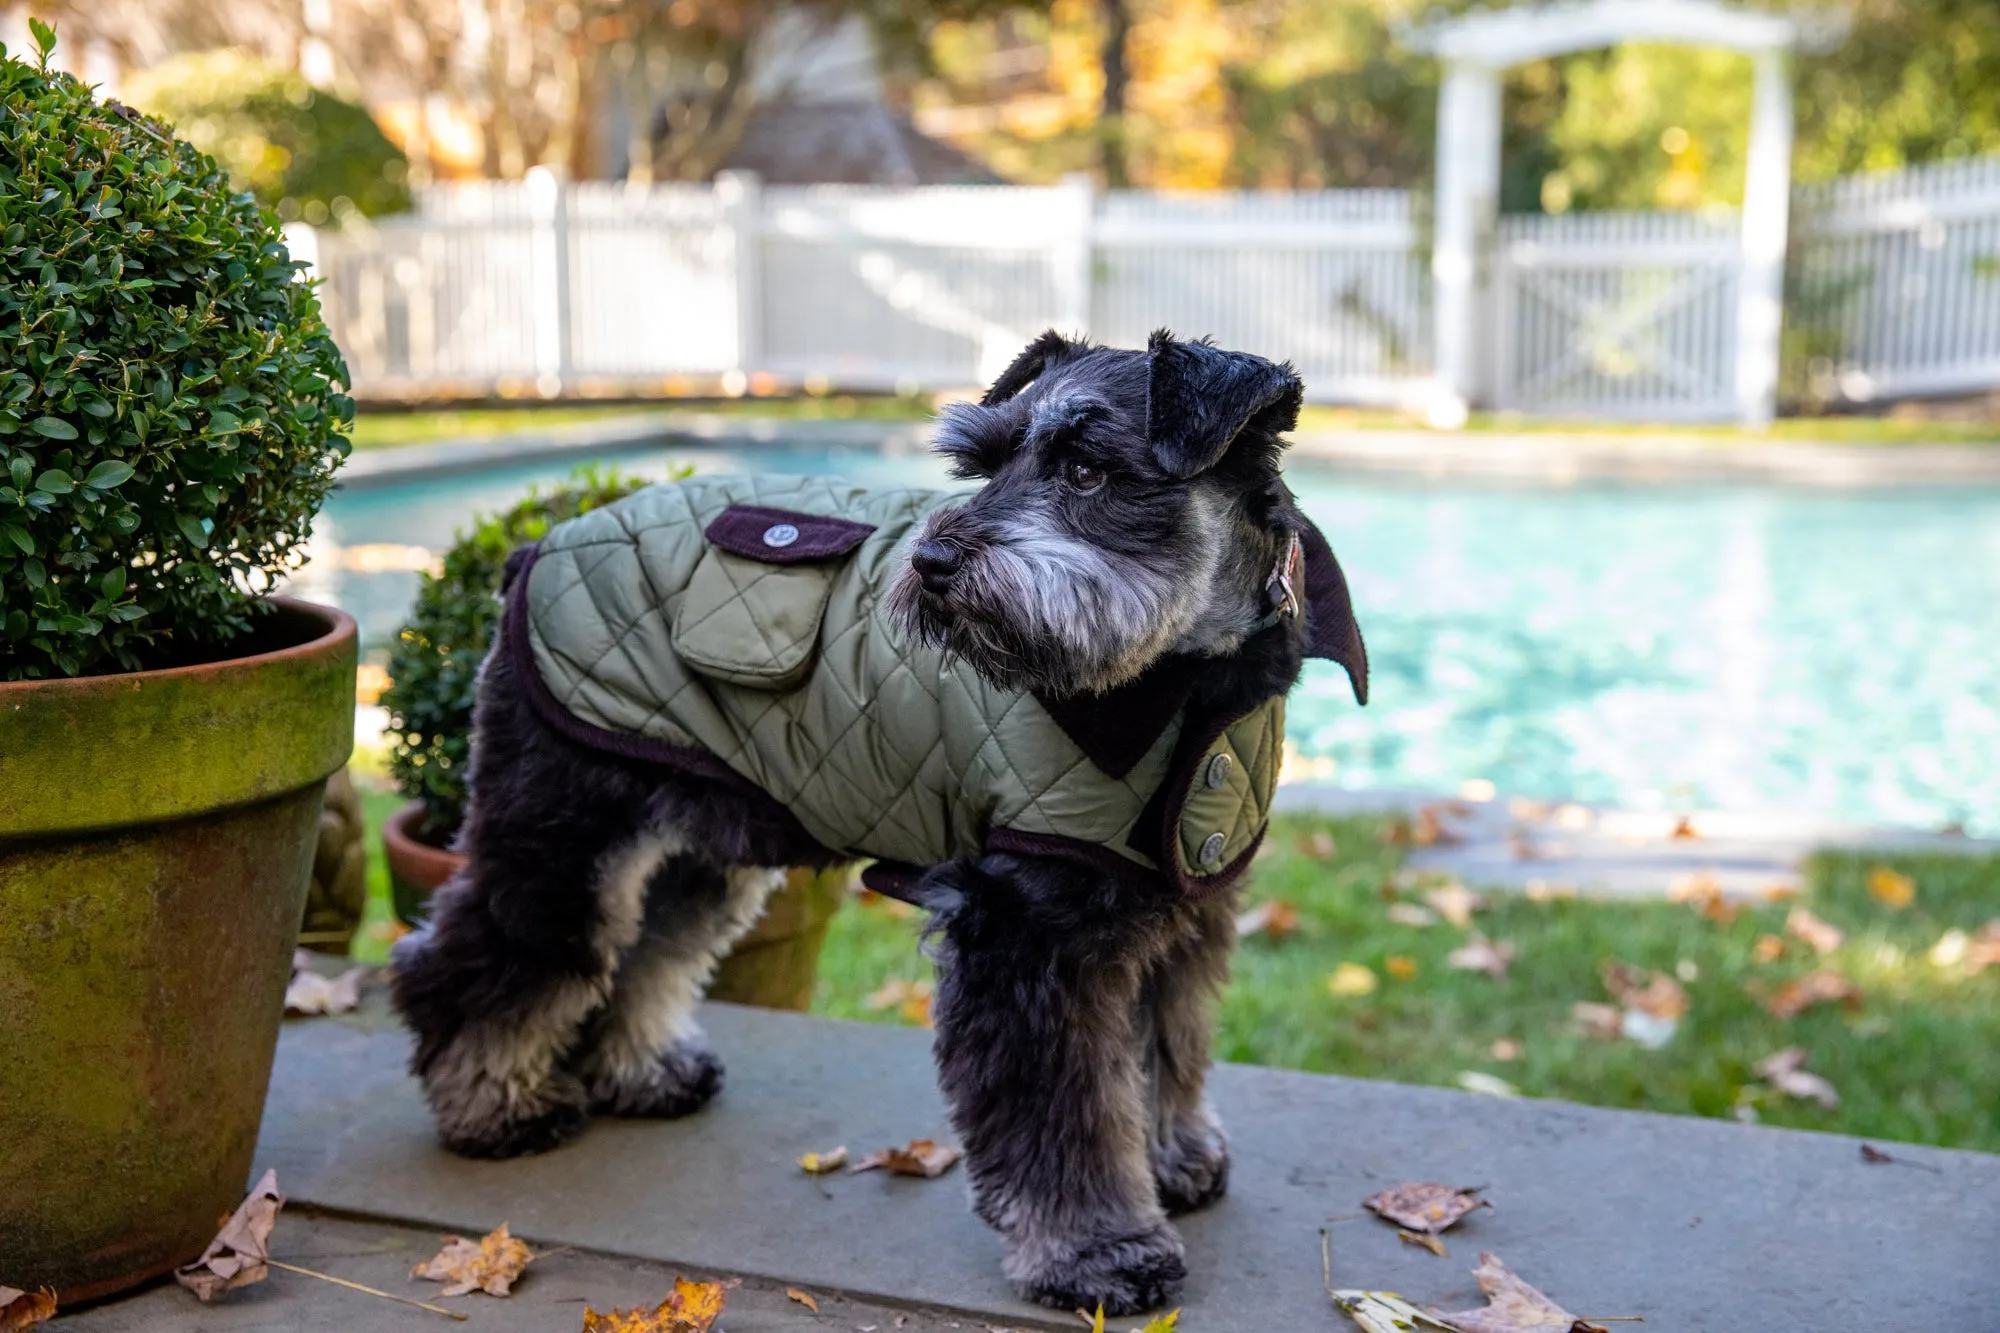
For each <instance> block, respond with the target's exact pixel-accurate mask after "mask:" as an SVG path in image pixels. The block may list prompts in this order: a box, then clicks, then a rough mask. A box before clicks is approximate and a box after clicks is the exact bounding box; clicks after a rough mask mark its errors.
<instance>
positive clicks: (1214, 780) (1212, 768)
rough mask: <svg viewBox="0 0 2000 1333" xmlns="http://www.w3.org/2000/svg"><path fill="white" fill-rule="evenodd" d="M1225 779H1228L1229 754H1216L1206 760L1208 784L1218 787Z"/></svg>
mask: <svg viewBox="0 0 2000 1333" xmlns="http://www.w3.org/2000/svg"><path fill="white" fill-rule="evenodd" d="M1227 781H1229V756H1228V755H1226V754H1219V755H1216V756H1215V757H1214V758H1212V759H1210V760H1209V761H1208V785H1209V786H1211V787H1220V786H1221V785H1222V784H1223V783H1225V782H1227Z"/></svg>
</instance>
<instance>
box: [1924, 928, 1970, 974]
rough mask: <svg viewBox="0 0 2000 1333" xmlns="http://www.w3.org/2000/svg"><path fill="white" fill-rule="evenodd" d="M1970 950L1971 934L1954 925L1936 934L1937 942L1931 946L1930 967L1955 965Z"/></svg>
mask: <svg viewBox="0 0 2000 1333" xmlns="http://www.w3.org/2000/svg"><path fill="white" fill-rule="evenodd" d="M1971 952H1972V936H1970V935H1968V934H1966V933H1965V932H1964V931H1962V930H1960V929H1958V928H1957V927H1956V926H1954V927H1952V928H1951V929H1950V930H1947V931H1946V932H1945V933H1944V934H1942V935H1940V936H1938V942H1937V943H1936V944H1933V945H1932V946H1931V951H1930V960H1931V966H1932V967H1956V966H1958V964H1960V963H1962V962H1964V961H1965V958H1966V955H1968V954H1970V953H1971Z"/></svg>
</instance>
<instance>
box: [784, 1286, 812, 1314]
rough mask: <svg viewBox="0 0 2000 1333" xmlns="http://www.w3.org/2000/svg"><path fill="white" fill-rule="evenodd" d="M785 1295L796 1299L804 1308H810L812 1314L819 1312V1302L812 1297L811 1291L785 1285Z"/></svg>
mask: <svg viewBox="0 0 2000 1333" xmlns="http://www.w3.org/2000/svg"><path fill="white" fill-rule="evenodd" d="M785 1295H786V1296H788V1297H790V1298H791V1299H792V1300H795V1301H797V1302H798V1303H799V1304H800V1305H803V1306H805V1307H806V1309H808V1310H811V1311H812V1312H813V1313H814V1314H818V1313H819V1302H818V1301H816V1300H814V1299H813V1298H812V1293H811V1292H808V1291H800V1290H799V1289H798V1288H797V1287H786V1288H785Z"/></svg>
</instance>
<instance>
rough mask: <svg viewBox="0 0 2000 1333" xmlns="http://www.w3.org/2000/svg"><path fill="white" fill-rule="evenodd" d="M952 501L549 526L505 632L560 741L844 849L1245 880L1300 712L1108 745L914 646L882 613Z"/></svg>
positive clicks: (670, 504) (670, 494)
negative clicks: (934, 514)
mask: <svg viewBox="0 0 2000 1333" xmlns="http://www.w3.org/2000/svg"><path fill="white" fill-rule="evenodd" d="M952 498H953V496H952V494H951V493H949V492H942V491H921V490H900V489H897V490H873V489H863V488H861V487H858V486H853V485H849V484H847V483H845V482H842V481H838V480H829V479H819V478H800V477H778V476H758V477H701V478H695V479H691V480H687V481H681V482H675V483H669V484H665V485H659V486H653V487H650V488H648V489H646V490H643V491H641V492H639V493H637V494H635V495H632V496H630V497H628V498H626V499H624V500H620V501H618V502H617V503H615V504H611V505H607V506H605V507H603V508H601V509H597V510H594V511H592V512H590V513H588V514H585V515H583V516H581V517H579V518H575V519H571V520H570V521H568V522H566V523H563V524H561V525H559V526H558V527H556V528H554V529H553V530H551V531H550V532H549V534H548V535H547V536H546V537H545V538H544V539H543V540H542V542H541V543H540V545H539V546H538V547H537V548H535V549H534V550H533V552H532V553H530V555H529V556H528V557H527V559H526V561H525V562H524V567H517V571H516V573H515V574H514V576H513V582H512V584H511V585H510V590H509V609H508V619H507V622H506V626H505V629H504V631H503V637H505V638H506V639H507V640H508V641H509V648H510V651H512V652H514V653H515V654H516V657H515V660H516V661H517V662H519V663H521V664H522V665H523V666H524V667H525V666H528V665H529V664H530V662H531V663H532V670H531V671H528V672H526V673H524V674H526V675H527V676H528V678H529V680H530V697H531V699H533V700H534V702H535V703H536V705H537V706H538V707H539V708H540V710H541V711H542V713H543V716H544V717H545V719H546V720H548V721H550V722H551V723H553V724H554V725H556V726H558V727H559V728H560V729H561V730H563V731H564V732H565V733H566V734H568V735H570V736H572V737H574V738H576V739H580V740H582V741H584V742H585V743H587V744H592V745H596V746H599V747H601V748H604V749H607V750H611V751H614V752H617V753H620V754H624V755H628V756H636V757H642V758H649V759H653V760H657V761H659V762H661V763H664V764H668V765H672V766H677V767H680V768H683V769H685V770H687V771H690V772H693V773H703V772H712V771H713V765H714V764H715V763H716V761H719V762H720V763H721V764H723V765H726V766H727V768H728V770H729V772H730V773H731V774H734V775H735V777H737V778H739V779H741V780H742V781H743V782H744V783H747V784H749V785H750V786H753V787H755V788H756V789H758V790H759V791H761V792H763V793H765V794H768V795H769V796H770V797H771V798H773V799H774V800H775V801H776V802H777V803H778V804H780V805H782V806H783V807H784V808H785V809H786V810H788V811H789V812H790V813H791V814H792V815H793V816H794V817H795V818H796V819H797V820H798V822H799V823H800V824H801V825H803V826H804V828H805V829H806V831H807V832H808V833H810V834H811V835H812V836H813V837H814V838H815V839H817V840H818V841H819V842H820V843H822V844H824V845H825V846H827V847H829V848H833V849H835V850H838V851H845V852H848V853H851V854H853V855H854V856H856V857H872V858H876V859H878V860H880V861H883V862H888V863H893V864H896V865H900V866H904V867H924V866H930V865H934V864H936V863H938V862H941V861H947V860H952V859H956V858H959V857H966V856H974V855H978V854H980V853H981V852H983V851H987V850H1002V851H1008V850H1011V851H1017V852H1027V853H1038V854H1046V855H1057V856H1067V857H1071V858H1074V859H1077V860H1081V861H1084V862H1087V863H1089V864H1091V865H1094V866H1096V867H1098V868H1100V869H1102V870H1105V871H1107V872H1110V873H1113V874H1119V875H1138V876H1146V877H1153V878H1158V877H1162V876H1163V877H1164V878H1165V879H1166V880H1168V881H1169V882H1171V883H1173V884H1175V885H1176V886H1178V887H1179V888H1181V889H1183V890H1185V891H1188V892H1192V893H1204V892H1208V891H1212V890H1213V889H1215V888H1218V887H1221V886H1223V885H1226V884H1228V883H1231V882H1233V881H1234V880H1235V879H1236V878H1237V877H1238V876H1240V875H1241V873H1242V872H1243V870H1244V869H1245V868H1246V867H1247V866H1248V864H1249V860H1250V857H1251V855H1252V854H1253V853H1254V851H1255V849H1256V844H1257V842H1258V840H1259V838H1260V837H1261V836H1262V834H1263V831H1264V827H1265V824H1266V822H1267V820H1268V818H1269V814H1270V808H1271V796H1272V792H1273V790H1274V789H1275V787H1276V785H1277V779H1278V768H1279V763H1280V759H1281V756H1282V749H1283V738H1284V718H1285V704H1284V699H1283V698H1282V697H1279V698H1273V699H1270V700H1268V701H1266V702H1265V703H1264V704H1263V705H1262V706H1260V707H1258V708H1257V709H1255V710H1254V711H1252V712H1251V713H1250V714H1248V715H1247V716H1244V717H1241V718H1236V719H1232V720H1227V725H1210V726H1209V727H1207V728H1206V734H1205V735H1199V736H1194V737H1190V738H1184V737H1183V735H1182V732H1183V729H1184V727H1185V726H1186V725H1187V720H1186V719H1185V718H1184V717H1183V716H1181V715H1180V713H1179V711H1178V710H1179V702H1178V701H1176V700H1173V699H1172V697H1171V695H1169V696H1168V698H1169V705H1170V707H1171V708H1172V709H1173V710H1174V711H1173V714H1172V715H1171V716H1154V717H1152V718H1151V719H1150V720H1149V721H1145V722H1143V723H1142V724H1141V725H1142V726H1143V728H1144V729H1146V730H1154V734H1151V735H1144V734H1141V735H1139V737H1138V739H1137V743H1134V740H1133V736H1132V732H1131V728H1130V727H1126V728H1123V729H1122V731H1123V735H1122V736H1121V738H1120V739H1121V741H1122V744H1120V745H1115V746H1112V747H1111V750H1114V751H1116V753H1112V752H1108V751H1107V750H1106V747H1105V746H1104V745H1103V744H1101V743H1099V742H1098V741H1096V740H1093V739H1092V737H1091V736H1090V735H1089V734H1088V732H1089V728H1088V727H1086V726H1084V725H1082V724H1081V723H1080V722H1079V719H1080V718H1082V717H1085V716H1087V715H1088V714H1089V713H1090V711H1091V709H1092V708H1093V707H1099V706H1104V701H1078V702H1077V704H1076V705H1071V704H1066V703H1065V702H1064V701H1060V700H1058V701H1052V702H1048V703H1044V702H1043V701H1041V700H1038V699H1037V698H1036V697H1034V696H1033V695H1030V694H1024V693H1015V692H1011V691H1007V690H1002V689H996V688H995V687H993V686H992V685H990V684H988V683H987V682H986V681H984V680H983V679H981V678H980V677H979V675H978V674H977V673H975V672H974V671H973V670H972V669H971V668H970V667H969V666H967V665H966V664H965V663H963V662H961V661H957V660H953V659H948V658H947V657H946V656H945V655H944V654H942V653H941V652H939V651H938V650H936V649H934V648H931V647H927V646H925V645H923V644H919V643H913V642H911V641H910V639H909V638H907V637H906V636H905V635H904V634H903V632H902V631H901V629H899V628H898V627H897V626H896V625H894V624H892V623H891V621H890V618H889V616H888V614H887V610H886V607H885V605H884V603H885V600H886V594H887V591H888V587H889V585H890V583H891V581H892V579H893V578H894V575H895V573H896V570H897V568H898V560H897V555H898V548H900V547H901V546H902V545H903V542H904V540H905V538H907V537H908V536H909V534H910V532H911V530H912V528H913V527H914V526H915V525H917V524H918V523H919V521H920V520H921V519H922V518H923V517H924V515H926V514H927V513H929V512H930V511H931V510H932V509H934V508H936V507H938V506H939V505H942V504H944V503H946V502H948V501H949V500H951V499H952ZM1343 595H1344V594H1343ZM1149 674H1151V673H1149ZM1157 693H1158V692H1157V691H1156V692H1155V694H1156V695H1157ZM1185 697H1186V696H1185V692H1183V693H1182V694H1181V695H1180V696H1179V699H1180V700H1184V699H1185ZM1111 702H1112V704H1114V705H1115V703H1116V701H1111ZM1145 707H1146V705H1145V704H1144V703H1143V701H1141V704H1140V708H1139V711H1140V712H1141V713H1143V712H1144V711H1145ZM1154 711H1155V713H1156V714H1157V713H1158V711H1159V710H1158V707H1157V700H1156V701H1155V704H1154ZM1220 721H1221V720H1218V722H1220ZM1155 729H1156V730H1155ZM1078 737H1082V739H1081V740H1079V739H1078ZM1204 742H1205V743H1204ZM1086 746H1088V748H1086Z"/></svg>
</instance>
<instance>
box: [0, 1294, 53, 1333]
mask: <svg viewBox="0 0 2000 1333" xmlns="http://www.w3.org/2000/svg"><path fill="white" fill-rule="evenodd" d="M55 1317H56V1294H55V1293H54V1292H53V1291H50V1290H49V1289H48V1288H47V1287H44V1288H42V1289H41V1290H40V1291H22V1290H21V1289H20V1288H19V1287H9V1286H5V1285H0V1333H17V1331H18V1330H20V1329H24V1328H26V1327H28V1325H30V1324H39V1323H41V1322H43V1321H44V1320H47V1319H54V1318H55Z"/></svg>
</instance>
